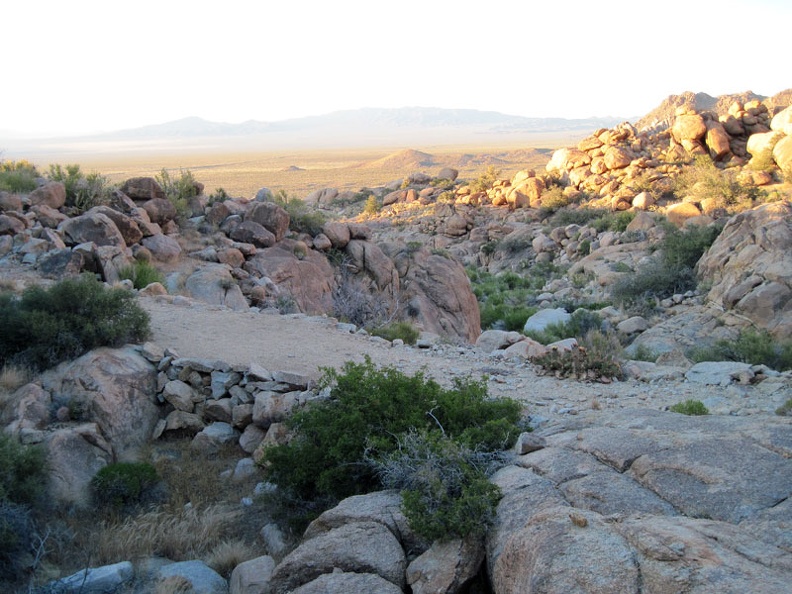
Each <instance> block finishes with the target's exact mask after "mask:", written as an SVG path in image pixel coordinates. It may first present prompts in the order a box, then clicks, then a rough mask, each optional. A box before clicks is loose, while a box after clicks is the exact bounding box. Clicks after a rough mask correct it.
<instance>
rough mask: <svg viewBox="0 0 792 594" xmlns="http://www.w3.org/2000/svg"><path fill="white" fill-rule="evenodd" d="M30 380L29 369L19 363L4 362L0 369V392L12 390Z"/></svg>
mask: <svg viewBox="0 0 792 594" xmlns="http://www.w3.org/2000/svg"><path fill="white" fill-rule="evenodd" d="M28 381H30V371H29V370H28V369H26V368H25V367H20V366H19V365H12V364H10V363H6V364H5V365H3V368H2V370H0V392H13V391H15V390H16V389H18V388H21V387H22V386H24V385H25V384H26V383H28Z"/></svg>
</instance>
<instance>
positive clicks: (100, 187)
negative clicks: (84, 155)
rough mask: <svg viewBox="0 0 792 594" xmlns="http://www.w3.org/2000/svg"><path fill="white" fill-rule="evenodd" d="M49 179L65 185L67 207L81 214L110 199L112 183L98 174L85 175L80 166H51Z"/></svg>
mask: <svg viewBox="0 0 792 594" xmlns="http://www.w3.org/2000/svg"><path fill="white" fill-rule="evenodd" d="M47 177H49V179H50V180H52V181H58V182H61V183H63V185H64V187H65V188H66V206H72V207H74V208H76V209H77V210H78V211H79V212H85V211H87V210H90V209H91V208H93V207H94V206H98V205H100V204H105V203H107V201H108V200H109V199H110V190H111V185H110V181H109V180H108V179H107V178H106V177H105V176H104V175H101V174H99V173H96V172H92V173H89V174H88V175H84V174H83V173H82V171H80V166H79V165H76V164H72V165H66V166H65V167H63V166H62V165H59V164H53V165H50V167H49V173H48V174H47Z"/></svg>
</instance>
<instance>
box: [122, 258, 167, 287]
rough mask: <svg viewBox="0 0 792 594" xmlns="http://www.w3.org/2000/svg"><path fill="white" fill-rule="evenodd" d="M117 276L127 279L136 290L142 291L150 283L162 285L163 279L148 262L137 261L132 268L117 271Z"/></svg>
mask: <svg viewBox="0 0 792 594" xmlns="http://www.w3.org/2000/svg"><path fill="white" fill-rule="evenodd" d="M118 276H119V277H120V278H121V279H122V280H124V279H129V280H131V281H132V284H133V285H134V287H135V288H136V289H143V288H145V287H147V286H149V285H150V284H151V283H162V282H164V280H165V277H164V276H163V275H162V273H161V272H160V271H159V270H157V269H156V268H155V267H154V266H152V265H151V263H150V262H143V261H137V262H135V263H134V264H133V265H132V266H125V267H124V268H122V269H121V270H119V271H118Z"/></svg>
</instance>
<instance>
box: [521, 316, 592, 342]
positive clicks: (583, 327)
mask: <svg viewBox="0 0 792 594" xmlns="http://www.w3.org/2000/svg"><path fill="white" fill-rule="evenodd" d="M601 327H602V318H601V317H600V316H599V314H596V313H594V312H592V311H589V310H587V309H578V310H576V311H575V312H573V313H572V317H571V318H570V319H569V321H567V322H563V323H557V324H549V325H548V326H547V327H546V328H545V329H544V330H541V331H535V330H534V331H529V332H526V333H525V334H526V336H528V337H529V338H532V339H534V340H535V341H537V342H541V343H542V344H550V343H551V342H557V341H559V340H564V339H566V338H577V339H578V340H580V339H582V338H583V337H584V336H586V334H588V332H589V331H591V330H600V329H601Z"/></svg>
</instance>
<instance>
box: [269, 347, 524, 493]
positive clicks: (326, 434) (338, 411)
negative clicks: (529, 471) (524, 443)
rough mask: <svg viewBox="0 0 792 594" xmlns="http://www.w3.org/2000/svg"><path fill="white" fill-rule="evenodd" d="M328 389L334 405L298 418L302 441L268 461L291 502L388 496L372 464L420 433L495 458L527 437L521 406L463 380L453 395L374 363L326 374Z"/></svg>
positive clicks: (317, 406) (318, 405) (274, 450)
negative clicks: (372, 494) (412, 434)
mask: <svg viewBox="0 0 792 594" xmlns="http://www.w3.org/2000/svg"><path fill="white" fill-rule="evenodd" d="M322 384H323V385H326V386H332V388H331V392H330V397H329V398H328V399H327V400H323V401H319V402H315V403H313V404H312V405H310V406H309V407H307V408H306V409H305V410H303V411H301V412H298V413H296V414H295V415H293V416H292V417H291V418H290V420H289V421H288V423H289V426H290V427H291V428H292V429H293V430H294V431H295V437H294V439H293V440H292V441H291V442H290V443H289V444H287V445H280V446H274V447H270V448H267V449H266V450H265V452H264V454H263V460H262V462H263V464H264V465H265V467H266V468H267V469H268V472H269V479H270V480H271V481H273V482H274V483H276V484H277V485H278V486H279V487H280V488H281V489H282V490H285V491H286V492H287V493H288V494H289V496H290V497H293V498H295V499H298V500H303V501H314V502H320V503H321V506H322V507H327V506H330V505H332V504H333V503H335V502H336V501H338V500H340V499H342V498H345V497H348V496H350V495H354V494H359V493H366V492H370V491H373V490H377V489H379V488H381V487H382V484H381V481H380V480H379V476H378V473H377V469H376V468H375V466H374V465H373V464H371V460H378V459H381V458H383V457H385V456H388V455H389V454H391V453H393V452H395V451H396V450H397V449H398V448H399V445H400V442H401V440H402V439H403V436H405V435H406V434H408V433H410V432H412V431H417V432H426V433H427V434H434V433H439V434H442V435H443V436H445V437H446V438H448V439H452V440H454V441H455V442H456V443H457V444H460V445H464V446H465V447H468V448H470V449H472V450H487V451H491V450H493V449H498V448H500V449H502V448H505V447H508V446H509V445H511V443H512V442H513V441H514V439H515V438H516V437H517V435H518V433H519V429H518V427H517V421H518V419H519V415H520V405H519V404H518V403H517V402H515V401H512V400H505V399H504V400H489V399H488V398H487V390H486V385H485V384H484V382H483V381H473V380H471V379H466V380H457V381H456V382H455V383H454V387H453V388H450V389H445V388H442V387H441V386H440V385H439V384H437V383H436V382H435V381H434V380H431V379H428V378H426V377H425V376H424V375H423V373H417V374H415V375H413V376H408V375H405V374H404V373H402V372H400V371H398V370H396V369H394V368H392V367H383V368H379V369H378V368H376V367H375V366H374V365H373V363H372V362H371V360H370V359H368V358H367V359H366V361H365V363H352V362H348V363H346V364H345V365H344V367H343V369H342V370H341V371H340V372H339V371H337V370H333V369H329V370H325V374H324V376H323V380H322Z"/></svg>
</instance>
